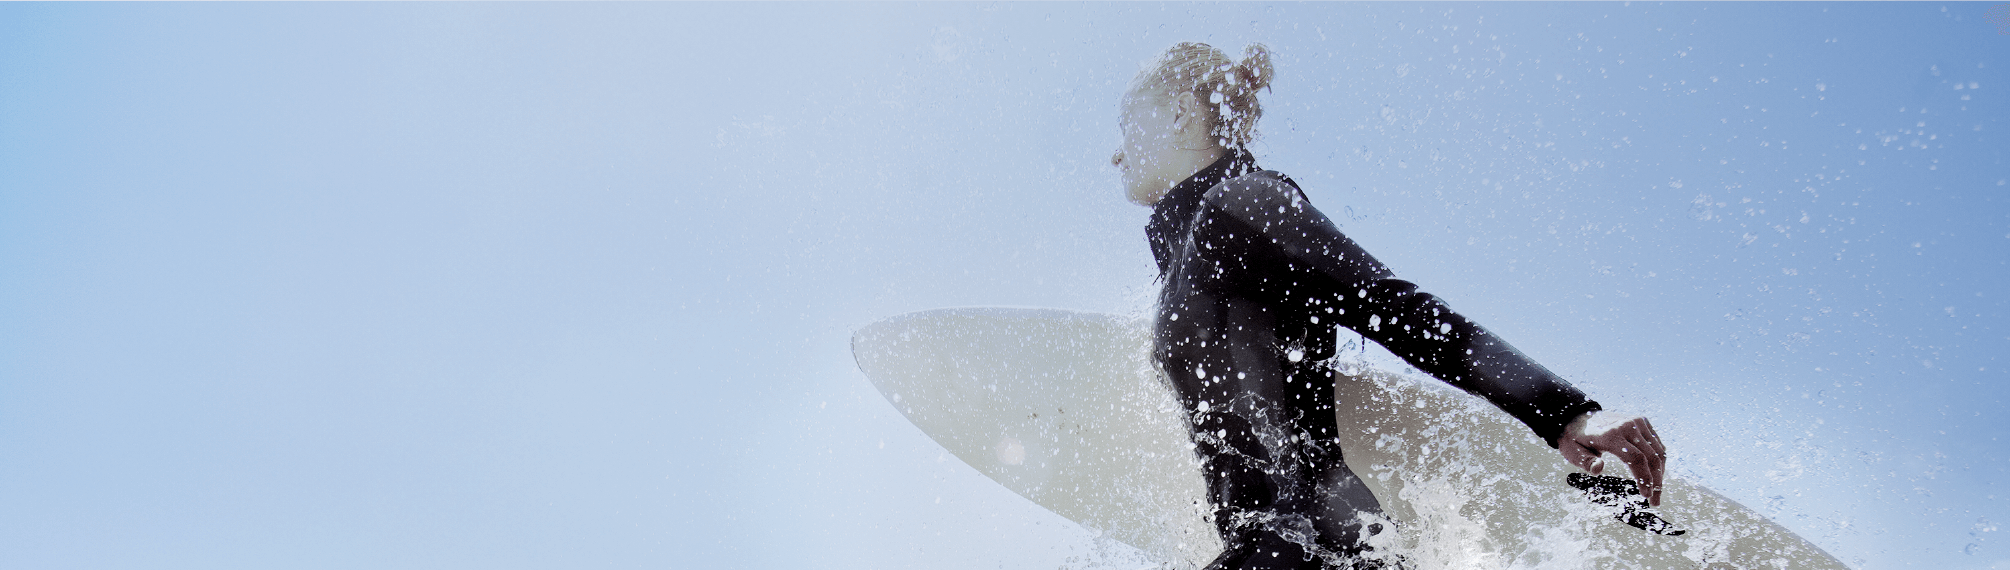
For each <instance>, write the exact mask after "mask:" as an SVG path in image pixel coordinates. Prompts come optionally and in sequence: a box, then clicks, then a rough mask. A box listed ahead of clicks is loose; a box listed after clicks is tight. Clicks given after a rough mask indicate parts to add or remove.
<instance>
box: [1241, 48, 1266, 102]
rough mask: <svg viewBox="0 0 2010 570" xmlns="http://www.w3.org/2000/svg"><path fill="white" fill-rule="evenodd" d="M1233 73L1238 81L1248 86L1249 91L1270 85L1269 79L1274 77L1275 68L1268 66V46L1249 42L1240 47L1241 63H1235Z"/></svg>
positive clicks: (1252, 91)
mask: <svg viewBox="0 0 2010 570" xmlns="http://www.w3.org/2000/svg"><path fill="white" fill-rule="evenodd" d="M1235 74H1236V75H1237V76H1238V77H1237V79H1240V80H1241V81H1239V83H1242V84H1243V85H1247V86H1249V92H1251V93H1254V92H1256V91H1257V90H1260V89H1266V88H1269V87H1270V80H1271V78H1273V77H1276V70H1274V69H1273V68H1272V67H1271V66H1270V48H1267V47H1263V44H1249V47H1245V48H1242V63H1239V64H1236V66H1235Z"/></svg>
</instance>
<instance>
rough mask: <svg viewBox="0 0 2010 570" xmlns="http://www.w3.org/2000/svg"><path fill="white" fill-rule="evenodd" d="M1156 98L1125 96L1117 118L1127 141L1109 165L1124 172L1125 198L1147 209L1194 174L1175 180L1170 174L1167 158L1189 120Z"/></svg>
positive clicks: (1140, 91) (1135, 92)
mask: <svg viewBox="0 0 2010 570" xmlns="http://www.w3.org/2000/svg"><path fill="white" fill-rule="evenodd" d="M1153 95H1155V94H1152V93H1147V92H1145V90H1144V89H1132V90H1131V91H1130V92H1129V93H1126V94H1124V99H1123V102H1122V104H1121V105H1120V107H1121V109H1120V111H1119V117H1118V119H1117V128H1118V129H1119V130H1121V131H1122V132H1123V137H1124V139H1123V143H1122V144H1121V145H1119V146H1118V147H1117V154H1116V155H1115V156H1112V157H1110V164H1112V165H1115V166H1116V167H1117V171H1118V172H1120V173H1122V176H1123V180H1124V192H1125V194H1126V196H1127V197H1129V198H1130V200H1131V202H1134V203H1137V204H1139V205H1145V206H1149V205H1152V204H1154V203H1157V202H1158V201H1159V198H1160V197H1162V196H1165V193H1166V191H1167V190H1170V189H1172V186H1173V185H1174V184H1177V183H1179V181H1180V180H1183V179H1185V178H1186V175H1187V174H1192V173H1186V174H1181V175H1178V177H1177V178H1174V177H1173V176H1174V175H1173V174H1171V173H1169V172H1168V168H1167V166H1169V164H1168V163H1169V162H1171V161H1170V160H1168V159H1170V158H1172V154H1173V153H1172V151H1174V150H1175V149H1176V148H1177V146H1178V145H1177V141H1178V139H1179V136H1178V135H1179V127H1180V126H1182V124H1181V123H1183V122H1186V121H1181V119H1182V118H1183V117H1180V116H1179V114H1178V112H1177V110H1175V109H1171V108H1168V107H1170V106H1169V105H1166V104H1164V103H1162V102H1160V101H1158V97H1154V96H1153Z"/></svg>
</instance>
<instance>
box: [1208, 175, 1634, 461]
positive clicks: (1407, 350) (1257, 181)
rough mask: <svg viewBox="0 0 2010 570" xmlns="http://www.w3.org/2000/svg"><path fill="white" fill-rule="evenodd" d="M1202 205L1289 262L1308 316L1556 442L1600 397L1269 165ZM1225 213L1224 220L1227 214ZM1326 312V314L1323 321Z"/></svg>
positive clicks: (1213, 192) (1273, 259)
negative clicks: (1344, 223)
mask: <svg viewBox="0 0 2010 570" xmlns="http://www.w3.org/2000/svg"><path fill="white" fill-rule="evenodd" d="M1205 200H1206V202H1205V203H1206V207H1207V208H1208V209H1210V210H1213V212H1209V214H1211V215H1218V216H1219V217H1221V218H1226V219H1229V220H1233V221H1234V222H1236V225H1238V226H1241V227H1242V229H1243V230H1244V232H1245V233H1246V235H1249V236H1250V239H1252V240H1253V241H1254V242H1255V243H1253V244H1252V245H1254V246H1257V247H1261V248H1266V249H1269V250H1270V251H1269V253H1270V254H1271V255H1266V256H1263V257H1269V258H1271V261H1270V262H1274V263H1285V264H1288V265H1291V266H1292V268H1293V269H1297V271H1293V272H1291V273H1292V274H1294V275H1301V276H1304V279H1306V280H1308V281H1310V282H1307V283H1293V284H1288V285H1290V286H1292V287H1294V288H1299V287H1302V288H1303V294H1305V296H1306V297H1308V298H1310V299H1312V301H1311V302H1312V303H1313V304H1314V305H1315V306H1314V307H1312V310H1313V313H1314V315H1319V314H1325V315H1330V316H1331V319H1332V322H1334V323H1336V324H1338V325H1340V326H1344V327H1347V328H1349V329H1352V330H1354V331H1355V332H1358V333H1361V335H1362V336H1364V337H1367V338H1370V339H1374V341H1375V342H1377V343H1380V344H1381V345H1382V346H1383V347H1384V348H1387V349H1389V352H1392V353H1395V354H1396V355H1397V356H1400V357H1402V358H1403V359H1404V360H1406V361H1409V363H1410V364H1411V365H1412V366H1416V367H1417V368H1418V369H1420V370H1423V371H1425V372H1427V373H1430V374H1431V375H1432V376H1436V377H1438V378H1439V379H1441V380H1444V381H1445V382H1447V383H1450V384H1451V385H1453V386H1457V387H1459V388H1460V389H1463V390H1465V391H1467V392H1469V393H1472V394H1474V395H1478V396H1480V397H1482V398H1485V399H1486V400H1487V401H1489V402H1492V403H1493V404H1494V405H1495V406H1498V407H1500V409H1501V410H1502V411H1505V412H1507V413H1508V414H1509V415H1512V416H1514V417H1515V418H1516V419H1519V420H1521V421H1522V423H1524V424H1527V425H1528V427H1529V429H1532V430H1534V431H1535V433H1536V435H1537V436H1540V437H1542V439H1543V441H1545V442H1548V443H1549V445H1550V447H1556V440H1557V438H1558V437H1560V436H1561V435H1562V434H1563V429H1564V426H1565V425H1566V424H1568V423H1569V422H1570V421H1571V420H1573V419H1576V418H1577V417H1578V416H1579V415H1582V414H1584V413H1585V412H1591V411H1597V410H1598V409H1599V406H1598V403H1597V402H1594V401H1591V400H1590V399H1589V398H1587V397H1586V396H1585V395H1584V392H1582V391H1580V390H1578V389H1577V388H1576V387H1574V386H1571V385H1570V383H1569V382H1565V381H1564V380H1563V379H1562V378H1561V377H1558V376H1557V375H1556V374H1555V373H1552V372H1550V371H1549V369H1547V368H1543V366H1542V365H1540V364H1537V363H1536V362H1535V361H1534V360H1532V359H1530V358H1529V357H1528V356H1527V355H1524V354H1522V353H1521V351H1519V350H1515V348H1514V347H1513V346H1511V345H1509V344H1508V343H1507V342H1506V341H1504V340H1501V339H1500V337H1497V336H1495V335H1494V334H1493V333H1491V332H1488V331H1487V330H1486V329H1485V328H1482V327H1480V325H1479V324H1477V323H1474V322H1472V321H1471V320H1469V319H1466V318H1465V317H1463V316H1461V315H1459V314H1458V313H1454V312H1452V309H1451V307H1448V306H1446V305H1445V303H1444V302H1443V301H1441V300H1439V299H1438V298H1437V297H1436V296H1434V295H1431V294H1430V293H1425V292H1423V291H1419V290H1417V286H1416V285H1415V284H1412V283H1410V282H1408V281H1403V280H1401V279H1396V278H1395V275H1394V274H1393V273H1391V272H1390V271H1389V269H1388V268H1387V267H1384V266H1383V265H1382V264H1381V263H1380V262H1377V261H1376V260H1375V258H1373V257H1371V256H1369V255H1368V252H1367V251H1364V250H1362V249H1361V246H1359V245H1357V244H1355V243H1354V240H1352V239H1349V238H1348V237H1347V236H1346V235H1344V234H1342V233H1340V229H1339V228H1338V227H1336V226H1334V225H1333V222H1332V220H1329V219H1327V218H1326V216H1325V215H1324V214H1321V213H1320V212H1319V211H1318V210H1317V209H1314V208H1313V207H1312V205H1311V203H1310V202H1309V201H1307V200H1306V199H1305V195H1304V193H1303V192H1301V191H1299V189H1298V186H1297V185H1296V184H1295V183H1292V182H1291V181H1290V179H1288V178H1283V177H1282V176H1280V175H1277V174H1275V173H1271V172H1260V173H1256V174H1253V175H1249V176H1243V177H1240V178H1237V179H1235V180H1231V181H1229V182H1227V183H1224V184H1222V185H1219V186H1216V187H1215V188H1214V189H1213V190H1211V191H1209V192H1208V194H1207V197H1206V199H1205ZM1224 221H1226V220H1224ZM1321 320H1324V319H1321Z"/></svg>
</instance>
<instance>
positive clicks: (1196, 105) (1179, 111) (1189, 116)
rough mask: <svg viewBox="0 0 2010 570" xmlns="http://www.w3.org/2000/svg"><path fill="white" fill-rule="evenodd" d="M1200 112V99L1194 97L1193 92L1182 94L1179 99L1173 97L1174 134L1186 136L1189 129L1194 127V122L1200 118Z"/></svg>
mask: <svg viewBox="0 0 2010 570" xmlns="http://www.w3.org/2000/svg"><path fill="white" fill-rule="evenodd" d="M1198 111H1200V98H1199V97H1196V96H1194V94H1193V92H1192V91H1188V92H1185V93H1181V94H1179V96H1178V97H1173V99H1172V112H1173V132H1175V133H1179V134H1185V131H1186V130H1187V128H1189V127H1192V126H1193V120H1194V118H1196V117H1197V116H1198V115H1197V114H1196V113H1197V112H1198Z"/></svg>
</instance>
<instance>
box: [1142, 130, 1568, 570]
mask: <svg viewBox="0 0 2010 570" xmlns="http://www.w3.org/2000/svg"><path fill="white" fill-rule="evenodd" d="M1146 234H1147V237H1148V238H1149V239H1150V241H1151V246H1152V254H1153V256H1154V257H1155V258H1157V260H1158V266H1159V276H1160V279H1161V281H1162V283H1161V286H1162V289H1161V290H1160V292H1159V306H1158V316H1157V319H1156V322H1155V323H1154V339H1153V357H1154V359H1155V360H1156V361H1157V363H1158V364H1159V366H1160V368H1161V370H1163V371H1164V372H1165V374H1166V376H1167V377H1168V378H1169V380H1170V381H1171V383H1172V385H1173V386H1174V388H1175V389H1176V391H1177V392H1178V395H1179V399H1180V401H1181V402H1182V403H1183V404H1184V405H1185V406H1186V409H1187V412H1188V414H1189V425H1191V426H1192V428H1193V433H1192V435H1193V439H1194V443H1195V445H1196V450H1197V453H1198V454H1199V455H1200V459H1201V464H1202V470H1203V472H1204V473H1205V475H1206V478H1207V488H1208V497H1209V499H1210V500H1211V501H1212V502H1213V506H1214V508H1215V509H1214V524H1215V526H1216V529H1217V531H1219V532H1220V533H1221V536H1222V540H1223V542H1224V543H1225V544H1226V545H1227V549H1226V551H1225V552H1223V553H1222V555H1221V557H1220V558H1218V559H1216V560H1215V561H1214V563H1213V564H1211V565H1210V566H1209V570H1215V569H1222V570H1227V569H1255V568H1305V569H1316V568H1331V567H1332V566H1331V565H1330V562H1329V561H1330V560H1333V557H1334V556H1347V555H1351V554H1355V553H1358V552H1360V550H1361V548H1362V547H1361V546H1360V545H1359V544H1360V540H1361V539H1362V538H1364V535H1372V534H1374V533H1376V532H1379V531H1380V527H1379V525H1375V524H1368V523H1364V519H1362V518H1361V517H1360V516H1358V515H1361V514H1364V513H1366V514H1374V515H1379V514H1380V512H1381V507H1380V505H1379V504H1378V503H1377V502H1376V500H1375V497H1374V495H1373V494H1371V493H1370V492H1369V491H1368V488H1367V487H1366V486H1365V485H1363V484H1362V483H1361V480H1360V479H1359V478H1358V477H1356V476H1355V475H1354V473H1353V472H1352V471H1350V470H1349V469H1347V465H1346V464H1345V463H1343V462H1342V461H1341V450H1340V449H1339V447H1338V444H1337V443H1335V441H1334V440H1333V437H1334V435H1336V431H1335V430H1337V429H1338V426H1337V425H1335V422H1336V420H1335V418H1334V408H1333V383H1334V382H1335V380H1336V379H1335V376H1334V373H1333V372H1332V370H1331V368H1330V367H1327V366H1324V365H1322V364H1320V362H1319V361H1322V360H1325V359H1327V358H1330V357H1332V356H1333V352H1334V343H1335V342H1336V340H1335V333H1336V327H1346V328H1348V329H1352V330H1354V331H1356V332H1358V333H1360V334H1361V335H1362V336H1364V337H1366V338H1369V339H1373V340H1374V341H1375V342H1377V343H1380V344H1381V345H1382V346H1383V347H1385V348H1387V349H1389V351H1390V352H1392V353H1394V354H1396V355H1397V356H1401V357H1402V358H1403V359H1405V360H1407V361H1409V363H1410V364H1411V365H1413V366H1416V367H1417V368H1418V369H1420V370H1423V371H1425V372H1428V373H1430V374H1431V375H1433V376H1436V377H1438V378H1439V379H1442V380H1444V381H1446V382H1448V383H1450V384H1452V385H1454V386H1458V387H1459V388H1462V389H1464V390H1465V391H1467V392H1470V393H1473V394H1475V395H1478V396H1480V397H1483V398H1486V399H1487V400H1488V401H1490V402H1493V403H1494V404H1495V405H1496V406H1499V407H1500V408H1501V409H1502V410H1504V411H1506V412H1507V413H1509V414H1510V415H1513V416H1514V417H1515V418H1517V419H1520V420H1521V421H1522V422H1523V423H1525V424H1527V425H1528V426H1529V428H1531V429H1533V430H1535V433H1536V435H1538V436H1541V437H1542V438H1543V439H1544V440H1546V441H1548V442H1549V444H1550V445H1551V446H1552V447H1554V446H1555V445H1556V439H1557V437H1558V436H1559V435H1561V434H1562V432H1563V428H1564V426H1565V425H1566V424H1567V423H1569V422H1570V421H1571V420H1573V419H1575V418H1576V417H1577V416H1578V415H1580V414H1583V413H1585V412H1588V411H1595V410H1597V409H1598V404H1597V403H1596V402H1592V401H1590V400H1589V399H1586V398H1585V396H1584V394H1583V393H1582V392H1580V391H1578V390H1577V389H1576V388H1573V387H1571V386H1570V384H1568V383H1566V382H1564V381H1563V380H1562V379H1561V378H1558V377H1557V376H1556V375H1555V374H1552V373H1551V372H1550V371H1549V370H1547V369H1544V368H1543V367H1542V366H1541V365H1538V364H1536V363H1535V362H1533V361H1531V360H1530V359H1529V358H1528V357H1526V356H1524V355H1522V354H1521V353H1520V352H1518V351H1516V350H1515V349H1514V348H1513V347H1511V346H1509V345H1507V343H1505V342H1502V341H1501V340H1499V339H1498V338H1496V337H1494V336H1493V335H1492V334H1490V333H1488V332H1487V331H1486V330H1485V329H1483V328H1480V326H1479V325H1477V324H1474V323H1473V322H1472V321H1469V320H1466V319H1465V318H1464V317H1461V316H1459V315H1458V314H1457V313H1453V312H1452V311H1451V309H1450V308H1449V307H1447V306H1446V305H1445V304H1444V303H1443V302H1441V301H1439V300H1438V299H1437V298H1436V297H1434V296H1432V295H1430V294H1429V293H1424V292H1421V291H1418V290H1417V287H1416V285H1413V284H1411V283H1409V282H1406V281H1402V280H1398V279H1396V278H1395V276H1394V274H1392V273H1390V271H1389V270H1388V269H1387V268H1385V267H1383V266H1382V264H1381V263H1378V262H1376V261H1375V259H1374V258H1372V257H1370V256H1369V255H1368V254H1367V252H1365V251H1362V249H1361V247H1360V246H1358V245H1355V243H1354V242H1353V240H1351V239H1348V238H1347V236H1345V235H1342V234H1341V233H1340V230H1339V228H1337V227H1336V226H1334V224H1333V223H1332V221H1330V220H1328V219H1327V218H1326V217H1325V216H1324V215H1322V214H1320V213H1319V211H1318V210H1316V209H1314V208H1313V207H1312V205H1311V203H1310V202H1309V201H1307V200H1306V198H1305V194H1304V193H1303V192H1302V191H1300V190H1299V188H1298V185H1297V184H1296V183H1294V182H1292V181H1291V180H1290V179H1289V178H1286V177H1284V176H1283V175H1281V174H1278V173H1276V172H1271V171H1262V170H1257V169H1256V166H1255V164H1254V161H1253V160H1252V159H1251V157H1250V156H1249V155H1248V154H1246V153H1244V152H1241V151H1235V152H1232V153H1230V155H1229V156H1226V157H1223V158H1222V159H1221V160H1219V161H1217V162H1215V163H1214V164H1213V165H1211V166H1209V167H1208V168H1206V169H1203V170H1201V171H1200V172H1198V173H1196V174H1194V176H1193V177H1191V178H1188V179H1187V180H1186V181H1185V182H1182V183H1181V184H1180V185H1179V186H1177V187H1175V188H1173V189H1172V190H1171V191H1170V192H1168V193H1167V194H1166V196H1165V197H1164V198H1162V199H1160V200H1159V202H1158V204H1157V205H1156V206H1155V207H1154V211H1153V214H1152V221H1151V224H1150V226H1149V227H1148V228H1147V230H1146Z"/></svg>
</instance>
